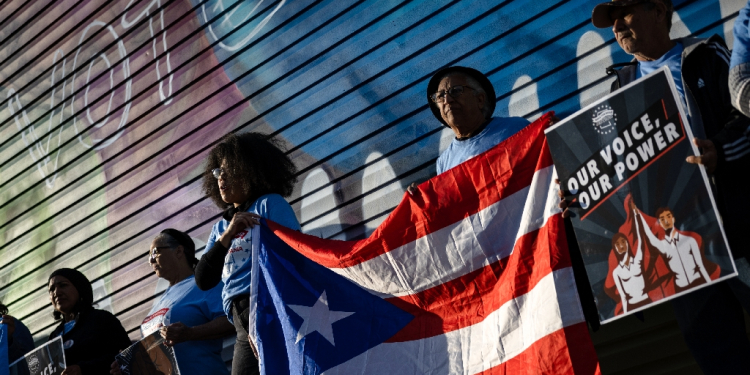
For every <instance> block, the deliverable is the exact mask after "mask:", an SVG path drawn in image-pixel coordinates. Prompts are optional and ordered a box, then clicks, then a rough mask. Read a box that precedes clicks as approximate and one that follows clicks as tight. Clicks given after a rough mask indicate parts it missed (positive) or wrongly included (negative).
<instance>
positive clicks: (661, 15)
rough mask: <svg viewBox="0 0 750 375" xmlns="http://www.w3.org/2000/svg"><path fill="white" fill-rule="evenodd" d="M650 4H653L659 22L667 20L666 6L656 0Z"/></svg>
mask: <svg viewBox="0 0 750 375" xmlns="http://www.w3.org/2000/svg"><path fill="white" fill-rule="evenodd" d="M652 4H654V6H655V9H656V19H657V20H658V21H659V22H665V21H666V18H667V5H666V4H664V3H663V2H661V1H658V0H657V1H654V2H653V3H652Z"/></svg>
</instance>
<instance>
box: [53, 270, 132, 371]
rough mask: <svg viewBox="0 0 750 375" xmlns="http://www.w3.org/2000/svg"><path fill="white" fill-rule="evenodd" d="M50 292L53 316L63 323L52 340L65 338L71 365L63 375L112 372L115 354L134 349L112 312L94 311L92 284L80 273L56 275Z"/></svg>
mask: <svg viewBox="0 0 750 375" xmlns="http://www.w3.org/2000/svg"><path fill="white" fill-rule="evenodd" d="M48 291H49V298H50V300H51V301H52V307H53V308H54V309H55V311H54V312H53V315H54V317H55V320H57V321H59V322H60V324H59V325H58V326H57V328H55V330H54V331H52V333H51V334H50V335H49V339H50V340H52V339H54V338H56V337H58V336H62V341H63V348H64V349H65V362H66V363H67V368H66V369H65V370H64V371H63V375H98V374H106V373H108V372H109V365H110V363H112V359H113V358H114V357H115V355H117V353H119V352H120V350H122V349H125V348H127V347H128V346H130V339H129V338H128V334H127V333H126V332H125V329H124V328H122V324H120V321H119V320H117V318H116V317H115V316H114V315H112V314H111V313H110V312H108V311H104V310H97V309H94V306H93V304H94V293H93V290H92V289H91V282H89V279H87V278H86V276H84V275H83V274H82V273H81V272H79V271H77V270H74V269H70V268H60V269H58V270H55V271H54V272H52V274H51V275H50V277H49V282H48Z"/></svg>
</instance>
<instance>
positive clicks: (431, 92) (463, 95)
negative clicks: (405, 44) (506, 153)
mask: <svg viewBox="0 0 750 375" xmlns="http://www.w3.org/2000/svg"><path fill="white" fill-rule="evenodd" d="M427 102H428V103H429V104H430V110H431V111H432V114H433V115H434V116H435V118H437V119H438V121H440V122H441V123H442V124H443V125H444V126H447V127H449V128H450V129H451V130H453V133H454V134H455V135H456V137H455V138H454V139H453V141H452V142H451V144H450V146H448V149H446V150H445V151H444V152H443V153H442V154H440V157H439V158H438V160H437V173H438V174H441V173H443V172H445V171H447V170H449V169H451V168H453V167H455V166H457V165H459V164H461V163H462V162H464V161H466V160H468V159H471V158H472V157H474V156H477V155H479V154H481V153H483V152H485V151H487V150H489V149H490V148H492V147H493V146H495V145H497V144H498V143H500V142H502V141H503V140H505V139H506V138H508V137H509V136H511V135H513V134H515V133H516V132H517V131H519V130H521V129H522V128H523V127H525V126H526V125H528V124H529V121H527V120H526V119H524V118H522V117H492V114H493V112H495V89H494V87H492V83H491V82H490V80H489V79H487V77H485V75H484V74H482V73H481V72H479V71H478V70H476V69H472V68H466V67H462V66H451V67H448V68H444V69H440V70H438V71H437V72H436V73H435V74H434V75H433V76H432V78H430V82H429V83H428V84H427Z"/></svg>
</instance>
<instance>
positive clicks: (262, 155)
mask: <svg viewBox="0 0 750 375" xmlns="http://www.w3.org/2000/svg"><path fill="white" fill-rule="evenodd" d="M225 160H226V166H227V168H226V169H225V170H224V175H225V176H226V179H227V180H229V181H240V184H241V187H242V189H244V190H245V191H246V192H249V193H250V199H249V201H251V202H252V201H254V200H255V199H258V198H259V197H260V196H262V195H265V194H271V193H276V194H279V195H281V196H282V197H288V196H289V195H291V194H292V190H293V189H294V184H295V183H296V182H297V176H296V173H297V167H295V165H294V163H293V162H292V160H291V159H289V157H288V156H287V155H286V154H285V153H284V151H283V150H282V145H281V143H280V142H279V141H278V140H276V139H273V138H270V137H269V136H268V135H266V134H261V133H243V134H239V135H236V134H228V135H225V136H224V137H223V138H222V139H221V140H220V142H219V144H218V145H216V147H214V148H213V149H211V152H209V154H208V159H207V160H206V167H205V170H204V172H203V193H205V194H206V196H208V197H210V198H211V199H212V200H213V201H214V203H216V205H217V206H218V207H219V208H221V209H226V208H228V207H231V206H232V204H231V203H226V202H224V201H223V200H221V194H220V193H219V186H218V184H217V183H216V179H214V177H213V175H212V173H211V171H212V170H213V169H214V168H219V167H221V162H222V161H225Z"/></svg>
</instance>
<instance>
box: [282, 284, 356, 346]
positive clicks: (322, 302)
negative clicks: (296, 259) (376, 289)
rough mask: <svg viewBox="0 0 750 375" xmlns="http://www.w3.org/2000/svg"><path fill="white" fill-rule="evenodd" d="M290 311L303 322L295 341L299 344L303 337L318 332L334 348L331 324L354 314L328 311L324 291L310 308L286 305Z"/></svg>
mask: <svg viewBox="0 0 750 375" xmlns="http://www.w3.org/2000/svg"><path fill="white" fill-rule="evenodd" d="M287 306H289V308H290V309H292V311H294V312H295V313H297V315H299V316H300V317H301V318H302V319H303V320H304V321H303V323H302V326H301V327H299V331H298V332H297V341H296V342H295V344H296V343H299V342H300V340H302V338H303V337H305V336H307V335H308V334H310V333H313V332H316V331H317V332H318V333H320V335H321V336H323V337H325V339H326V340H328V342H330V343H331V345H333V346H336V344H335V343H334V340H333V323H336V322H337V321H339V320H341V319H344V318H346V317H347V316H350V315H352V314H354V313H353V312H345V311H331V310H329V309H328V297H326V291H325V290H324V291H323V294H321V295H320V297H318V300H317V301H315V304H314V305H312V306H300V305H287Z"/></svg>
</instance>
